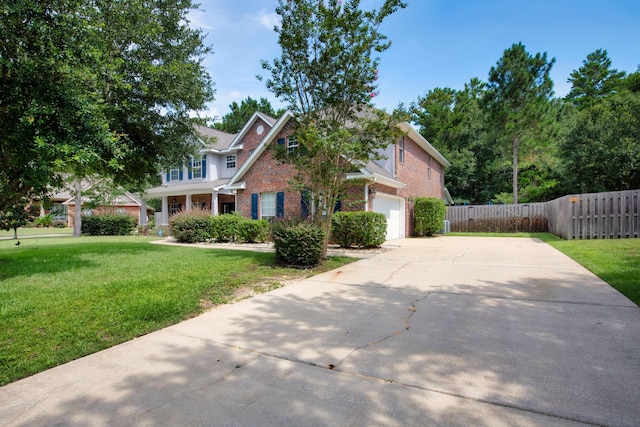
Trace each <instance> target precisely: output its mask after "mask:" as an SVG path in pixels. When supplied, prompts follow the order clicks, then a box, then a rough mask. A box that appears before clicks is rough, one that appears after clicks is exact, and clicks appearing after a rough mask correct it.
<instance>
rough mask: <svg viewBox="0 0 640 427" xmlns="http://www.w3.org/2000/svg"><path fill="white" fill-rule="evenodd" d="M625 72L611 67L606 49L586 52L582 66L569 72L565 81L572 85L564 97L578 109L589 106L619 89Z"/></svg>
mask: <svg viewBox="0 0 640 427" xmlns="http://www.w3.org/2000/svg"><path fill="white" fill-rule="evenodd" d="M625 74H626V73H625V72H624V71H618V70H616V69H614V68H611V59H609V56H608V55H607V51H606V50H603V49H598V50H596V51H595V52H592V53H590V54H588V55H587V59H585V60H584V61H583V62H582V67H580V68H578V69H577V70H573V72H572V73H571V76H570V77H569V79H568V80H567V81H568V82H569V83H571V85H572V86H571V90H570V91H569V93H568V94H567V96H566V97H565V99H566V100H568V101H570V102H572V103H573V104H574V105H575V106H576V107H577V108H578V109H583V108H586V107H589V106H590V105H592V104H593V103H594V102H596V101H598V100H599V99H601V98H603V97H605V96H607V95H611V94H612V93H614V92H616V91H617V90H619V89H620V87H621V85H622V83H623V81H624V77H625Z"/></svg>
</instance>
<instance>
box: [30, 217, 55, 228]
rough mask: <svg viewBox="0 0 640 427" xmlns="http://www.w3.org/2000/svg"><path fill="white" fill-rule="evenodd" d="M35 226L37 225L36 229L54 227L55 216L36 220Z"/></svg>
mask: <svg viewBox="0 0 640 427" xmlns="http://www.w3.org/2000/svg"><path fill="white" fill-rule="evenodd" d="M33 225H35V226H36V227H45V228H47V227H51V226H52V225H53V215H51V214H46V215H43V216H41V217H39V218H36V219H35V221H33Z"/></svg>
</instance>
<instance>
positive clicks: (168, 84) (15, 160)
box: [0, 0, 213, 211]
mask: <svg viewBox="0 0 640 427" xmlns="http://www.w3.org/2000/svg"><path fill="white" fill-rule="evenodd" d="M3 7H4V10H3V19H2V20H1V21H0V36H1V37H0V123H1V124H2V126H0V187H1V188H0V190H1V192H2V194H3V198H2V200H0V211H1V210H4V209H5V208H6V207H7V206H11V205H12V204H13V203H14V201H15V200H19V199H20V198H21V197H24V196H27V197H29V196H38V195H42V194H44V193H46V191H47V190H48V189H49V188H50V186H51V185H52V184H59V183H60V182H59V181H60V177H61V173H62V172H64V173H66V174H71V175H74V176H76V177H79V178H81V177H84V176H88V175H90V174H92V173H99V174H101V175H103V176H109V177H112V178H113V179H115V181H116V182H117V183H118V184H129V186H131V185H136V186H138V187H139V186H142V185H144V182H145V181H146V180H147V179H148V178H149V177H153V176H154V175H155V174H156V173H157V171H158V169H159V167H160V166H163V165H169V164H178V163H180V162H182V161H184V160H185V159H186V158H187V156H188V154H189V153H190V151H191V147H192V146H193V139H191V138H190V136H191V135H193V132H194V130H193V126H192V122H193V120H192V119H191V118H190V117H189V113H190V112H191V111H193V110H199V109H203V108H204V105H205V102H207V101H208V100H210V99H212V95H213V91H212V87H211V82H210V79H209V76H208V75H207V73H206V72H205V71H204V68H203V66H202V64H201V61H202V59H203V56H204V55H205V54H207V53H208V52H209V49H208V48H206V47H204V46H203V43H202V34H201V33H200V31H198V30H193V29H191V28H189V26H188V21H187V13H188V11H189V10H191V9H192V8H194V5H193V3H192V2H191V0H165V1H159V0H156V1H143V0H132V1H127V2H112V1H107V0H74V1H72V0H52V1H49V2H27V1H16V2H10V3H9V4H7V5H6V6H3ZM36 76H37V77H36Z"/></svg>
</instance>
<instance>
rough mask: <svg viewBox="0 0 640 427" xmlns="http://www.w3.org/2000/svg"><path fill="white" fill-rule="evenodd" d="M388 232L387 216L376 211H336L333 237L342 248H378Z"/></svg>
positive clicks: (333, 220)
mask: <svg viewBox="0 0 640 427" xmlns="http://www.w3.org/2000/svg"><path fill="white" fill-rule="evenodd" d="M386 234H387V218H386V217H385V216H384V214H381V213H376V212H336V213H335V214H334V215H333V218H332V220H331V237H332V239H333V240H334V241H335V242H336V243H337V244H338V245H340V247H341V248H350V247H352V246H356V247H359V248H376V247H378V246H380V245H381V244H383V243H384V242H385V240H386Z"/></svg>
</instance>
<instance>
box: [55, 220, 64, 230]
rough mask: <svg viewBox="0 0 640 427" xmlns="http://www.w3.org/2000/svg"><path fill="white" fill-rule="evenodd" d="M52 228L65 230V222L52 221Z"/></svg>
mask: <svg viewBox="0 0 640 427" xmlns="http://www.w3.org/2000/svg"><path fill="white" fill-rule="evenodd" d="M53 227H54V228H66V227H67V221H61V220H56V221H53Z"/></svg>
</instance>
